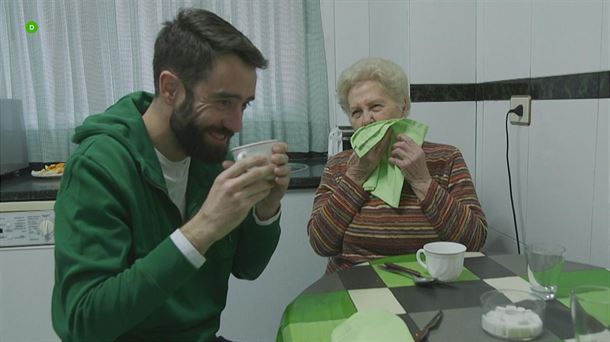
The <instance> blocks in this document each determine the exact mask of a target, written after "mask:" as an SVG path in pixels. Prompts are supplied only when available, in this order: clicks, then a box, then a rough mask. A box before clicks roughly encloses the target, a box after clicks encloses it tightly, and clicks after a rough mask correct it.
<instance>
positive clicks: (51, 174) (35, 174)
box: [31, 170, 63, 178]
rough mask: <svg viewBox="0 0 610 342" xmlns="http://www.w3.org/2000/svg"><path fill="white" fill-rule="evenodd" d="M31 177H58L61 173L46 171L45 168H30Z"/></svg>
mask: <svg viewBox="0 0 610 342" xmlns="http://www.w3.org/2000/svg"><path fill="white" fill-rule="evenodd" d="M31 174H32V177H36V178H60V177H61V176H62V175H63V173H55V172H48V171H46V172H45V170H40V171H34V170H32V172H31Z"/></svg>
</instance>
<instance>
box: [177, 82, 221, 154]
mask: <svg viewBox="0 0 610 342" xmlns="http://www.w3.org/2000/svg"><path fill="white" fill-rule="evenodd" d="M193 102H194V101H193V93H192V91H191V90H187V91H186V96H185V98H184V102H183V103H182V105H180V107H179V108H178V109H176V110H174V112H173V113H172V115H171V116H170V119H169V123H170V127H171V129H172V131H173V132H174V135H175V136H176V139H177V140H178V142H179V143H180V145H181V146H182V148H183V149H184V151H185V152H186V154H187V155H188V156H190V157H191V158H194V159H197V160H200V161H202V162H204V163H220V162H222V161H224V160H225V159H226V156H227V151H228V143H227V144H226V145H225V146H224V147H218V146H211V144H209V143H208V142H207V141H206V139H205V137H206V136H207V132H209V131H216V132H219V133H222V134H224V135H226V136H227V137H228V138H229V139H230V138H231V136H233V132H231V131H229V130H227V129H226V128H224V127H204V126H203V123H202V122H200V119H199V118H198V115H197V113H195V111H194V109H193V106H194V103H193Z"/></svg>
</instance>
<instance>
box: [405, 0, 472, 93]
mask: <svg viewBox="0 0 610 342" xmlns="http://www.w3.org/2000/svg"><path fill="white" fill-rule="evenodd" d="M475 14H476V8H475V1H474V0H460V1H451V0H444V1H442V0H435V1H421V0H412V1H411V3H410V11H409V25H410V49H409V51H410V55H411V58H410V66H409V70H410V72H411V81H412V82H413V83H472V82H474V81H475V34H476V31H475Z"/></svg>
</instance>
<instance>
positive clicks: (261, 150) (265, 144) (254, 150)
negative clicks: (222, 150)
mask: <svg viewBox="0 0 610 342" xmlns="http://www.w3.org/2000/svg"><path fill="white" fill-rule="evenodd" d="M276 142H277V140H263V141H258V142H255V143H251V144H247V145H241V146H237V147H235V148H233V149H231V152H232V153H233V157H234V158H235V161H240V160H242V159H244V158H248V157H254V156H263V157H265V158H267V160H268V161H269V162H271V155H272V154H273V144H275V143H276ZM274 178H275V176H273V175H271V176H267V177H266V179H267V180H273V179H274Z"/></svg>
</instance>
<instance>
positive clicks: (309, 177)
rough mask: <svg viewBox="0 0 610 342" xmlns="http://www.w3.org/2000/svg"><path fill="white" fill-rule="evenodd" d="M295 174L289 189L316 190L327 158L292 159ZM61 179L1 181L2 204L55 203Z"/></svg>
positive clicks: (19, 176)
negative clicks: (20, 202)
mask: <svg viewBox="0 0 610 342" xmlns="http://www.w3.org/2000/svg"><path fill="white" fill-rule="evenodd" d="M290 163H291V164H290V165H291V167H292V169H293V174H292V176H291V178H290V185H289V187H288V189H315V188H317V187H318V184H320V176H321V175H322V171H323V170H324V165H326V158H325V157H319V156H318V157H315V158H299V157H297V158H291V160H290ZM60 182H61V178H34V177H32V176H31V175H30V174H29V170H24V171H23V172H21V173H20V174H17V175H14V176H11V177H5V178H3V179H2V180H0V202H17V201H54V200H55V197H56V196H57V190H58V189H59V184H60Z"/></svg>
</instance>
